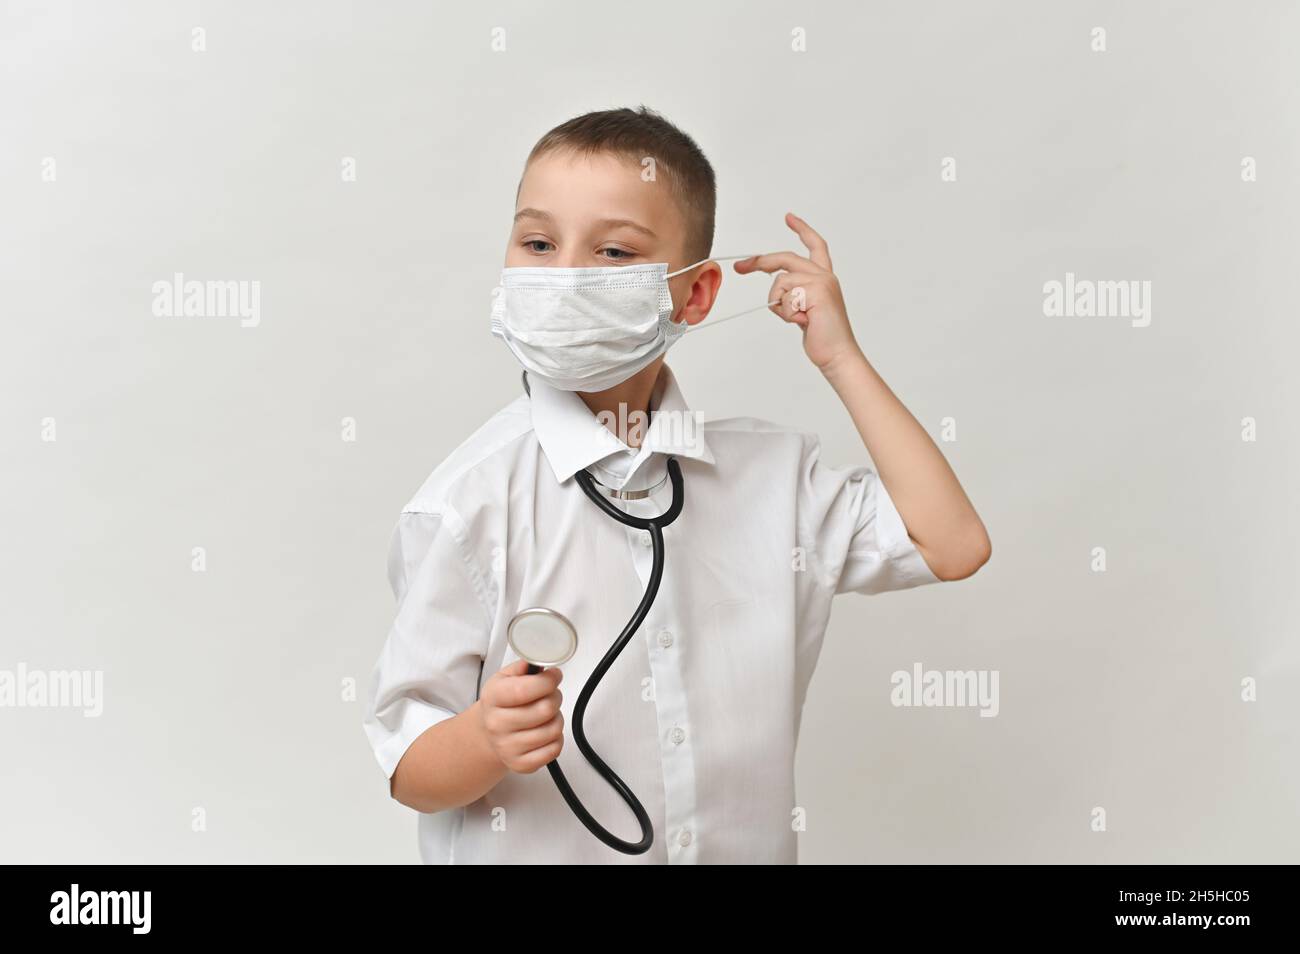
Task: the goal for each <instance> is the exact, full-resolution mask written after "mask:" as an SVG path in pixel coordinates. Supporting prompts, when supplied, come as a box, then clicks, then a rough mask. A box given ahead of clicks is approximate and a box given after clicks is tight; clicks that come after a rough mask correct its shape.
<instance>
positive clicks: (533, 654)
mask: <svg viewBox="0 0 1300 954" xmlns="http://www.w3.org/2000/svg"><path fill="white" fill-rule="evenodd" d="M506 641H507V642H508V643H509V644H510V648H511V649H513V650H514V651H515V652H516V653H517V654H518V655H519V657H520V658H521V659H526V660H528V662H530V663H532V664H533V665H534V666H537V667H539V668H545V667H547V666H558V665H560V664H561V663H565V662H568V661H569V660H570V659H571V658H573V654H574V653H576V652H577V651H578V631H577V629H575V628H574V625H573V624H572V623H571V622H569V620H568V617H566V616H564V615H563V614H561V613H557V612H556V611H555V610H553V609H547V608H546V607H545V606H531V607H529V608H528V609H523V610H520V611H519V612H518V613H516V614H515V615H514V618H513V619H511V620H510V625H509V626H508V627H507V628H506Z"/></svg>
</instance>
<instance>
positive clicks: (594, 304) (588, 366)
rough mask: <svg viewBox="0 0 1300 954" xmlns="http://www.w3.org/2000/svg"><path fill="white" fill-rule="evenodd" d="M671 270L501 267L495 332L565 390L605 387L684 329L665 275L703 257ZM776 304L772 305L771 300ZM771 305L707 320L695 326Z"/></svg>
mask: <svg viewBox="0 0 1300 954" xmlns="http://www.w3.org/2000/svg"><path fill="white" fill-rule="evenodd" d="M751 257H752V256H749V255H731V256H724V257H723V258H705V259H701V260H700V261H698V262H696V263H694V264H693V265H687V266H686V267H685V268H679V269H678V270H677V271H675V272H669V271H668V264H667V263H666V262H656V263H653V264H647V265H622V266H619V265H615V266H610V267H597V268H536V267H527V266H526V267H519V268H504V269H502V270H501V284H500V285H498V286H497V287H496V288H495V289H494V290H493V299H494V300H493V303H492V333H493V334H494V335H498V336H499V337H501V338H502V340H504V341H505V343H506V345H507V346H508V347H509V348H510V350H511V351H512V352H513V353H514V356H515V358H516V359H518V361H519V363H520V364H521V365H523V366H524V368H525V369H527V370H528V371H531V372H532V373H533V374H534V375H536V376H537V377H539V378H541V379H543V380H544V381H546V383H548V384H550V385H551V386H552V387H555V388H559V389H560V390H562V391H604V390H606V389H608V388H612V387H614V386H615V385H616V384H621V383H622V382H624V381H626V380H627V379H628V378H630V377H632V375H634V374H636V373H637V372H638V371H640V370H641V369H642V368H644V367H645V366H646V365H648V364H649V363H650V362H651V361H653V360H654V359H655V358H657V357H659V356H660V355H661V354H663V353H664V352H666V351H667V350H668V349H669V348H670V347H672V345H673V343H674V342H675V341H677V339H678V338H680V337H681V336H682V335H683V334H684V333H685V332H686V330H687V325H685V324H684V323H679V322H675V321H673V320H672V314H673V299H672V295H670V294H669V292H668V279H670V278H673V277H675V276H677V275H681V274H683V273H685V272H689V271H690V270H691V269H692V268H695V267H696V266H697V265H703V264H704V263H705V262H717V261H730V260H731V259H739V258H751ZM768 304H769V305H770V304H775V302H768ZM766 307H767V305H758V306H756V307H754V308H749V309H746V310H745V311H742V312H737V313H736V314H734V315H728V316H727V317H726V318H718V319H710V320H707V321H705V322H704V324H702V325H697V326H696V328H697V329H698V328H703V327H705V326H707V325H712V324H716V323H717V322H719V321H726V320H727V319H728V318H737V317H739V316H740V315H745V314H749V312H751V311H757V310H758V309H759V308H766Z"/></svg>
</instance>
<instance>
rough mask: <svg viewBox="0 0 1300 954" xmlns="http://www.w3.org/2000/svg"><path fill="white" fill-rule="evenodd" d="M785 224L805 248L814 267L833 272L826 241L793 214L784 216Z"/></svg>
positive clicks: (789, 213)
mask: <svg viewBox="0 0 1300 954" xmlns="http://www.w3.org/2000/svg"><path fill="white" fill-rule="evenodd" d="M785 224H786V225H788V226H790V228H792V229H794V231H795V234H797V235H798V236H799V241H801V242H803V244H804V245H805V246H806V247H807V249H808V252H809V255H808V257H809V258H810V259H811V260H812V262H813V264H814V265H819V266H821V267H822V268H824V269H826V271H828V272H831V271H834V269H833V268H831V250H830V246H828V245H827V244H826V240H825V239H824V238H822V237H821V234H820V233H819V232H818V231H817V230H816V229H814V228H813V227H812V226H811V225H809V224H808V223H807V222H805V221H804V220H803V219H801V218H799V216H797V215H795V214H794V213H793V212H787V213H786V214H785Z"/></svg>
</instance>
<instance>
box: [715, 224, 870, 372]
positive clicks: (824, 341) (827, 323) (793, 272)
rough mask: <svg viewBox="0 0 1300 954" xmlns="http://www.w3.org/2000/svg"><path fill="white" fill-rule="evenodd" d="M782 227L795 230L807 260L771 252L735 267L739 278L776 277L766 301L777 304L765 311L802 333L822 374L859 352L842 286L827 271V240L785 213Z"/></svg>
mask: <svg viewBox="0 0 1300 954" xmlns="http://www.w3.org/2000/svg"><path fill="white" fill-rule="evenodd" d="M785 224H786V225H788V226H789V227H790V228H791V229H793V230H794V232H795V234H796V235H798V236H799V241H801V242H803V244H804V247H805V248H806V249H808V254H807V255H806V256H804V255H799V254H796V253H795V252H769V253H768V254H766V255H755V256H752V257H751V258H746V259H741V260H740V261H739V262H736V265H735V268H736V271H737V272H739V273H740V274H741V275H747V274H749V273H751V272H768V273H769V274H770V273H774V272H779V273H780V274H778V275H777V276H776V280H775V281H774V282H773V283H772V291H771V292H770V293H769V294H768V296H767V300H768V301H775V300H776V299H780V301H779V302H778V303H777V304H775V305H771V306H769V308H768V311H770V312H772V313H773V314H774V315H777V316H779V317H780V318H781V319H782V320H783V321H788V322H790V323H791V324H795V325H798V326H799V327H800V328H801V329H803V350H804V353H805V354H807V355H808V359H809V360H810V361H812V363H813V364H815V365H817V367H818V368H819V369H820V370H821V371H822V372H823V373H826V372H828V371H830V370H831V369H832V368H833V367H834V365H835V363H836V362H837V361H840V360H842V359H843V358H845V357H851V356H857V355H860V354H861V353H862V349H861V348H859V347H858V342H857V339H856V338H854V337H853V326H852V325H850V324H849V316H848V312H847V311H846V310H845V308H844V295H843V293H842V292H841V291H840V282H839V279H838V278H836V277H835V273H834V272H833V271H832V270H831V254H830V249H829V248H827V246H826V240H825V239H823V238H822V237H821V236H820V235H818V234H817V232H816V231H815V230H814V229H813V227H812V226H811V225H809V224H808V223H807V222H805V221H804V220H803V219H801V218H799V216H797V215H795V214H794V213H793V212H787V213H786V216H785Z"/></svg>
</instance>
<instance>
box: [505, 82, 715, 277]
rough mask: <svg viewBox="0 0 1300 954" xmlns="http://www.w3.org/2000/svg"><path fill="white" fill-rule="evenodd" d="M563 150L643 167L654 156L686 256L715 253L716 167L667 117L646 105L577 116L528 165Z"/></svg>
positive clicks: (540, 146) (546, 139)
mask: <svg viewBox="0 0 1300 954" xmlns="http://www.w3.org/2000/svg"><path fill="white" fill-rule="evenodd" d="M563 150H570V151H573V152H575V153H577V154H579V155H592V154H597V153H612V154H614V155H618V156H623V157H625V158H628V159H631V160H632V161H633V162H635V163H636V164H637V165H639V166H643V168H644V165H643V164H644V161H645V160H646V159H647V158H649V159H652V160H654V174H655V180H656V181H659V180H660V179H661V178H662V179H663V180H664V181H666V182H667V183H668V186H669V189H670V190H671V192H672V196H673V198H674V199H675V200H676V202H677V206H678V208H680V209H681V211H682V218H683V219H684V220H685V222H686V236H685V244H686V248H685V252H686V257H687V258H688V259H690V260H691V261H692V262H694V261H698V260H700V259H704V258H708V256H709V255H710V254H711V253H712V251H713V227H714V216H715V214H716V210H717V205H718V187H717V180H716V179H715V177H714V175H713V166H711V165H710V164H709V160H708V159H707V158H706V157H705V155H704V151H703V150H702V149H700V147H699V146H698V145H696V143H695V140H694V139H692V138H691V137H690V136H688V135H687V134H686V133H684V132H682V130H680V129H678V128H677V127H676V126H674V125H673V124H672V123H670V122H669V121H668V120H666V119H664V117H663V116H661V115H659V114H658V113H656V112H655V111H654V110H652V109H647V108H646V107H645V106H640V107H639V108H637V109H628V108H627V107H623V108H621V109H605V110H600V111H597V112H592V113H584V114H583V115H581V116H575V117H574V118H573V119H570V120H568V121H567V122H563V123H561V124H560V125H558V126H556V127H555V128H554V129H552V130H551V131H550V132H548V133H547V134H546V135H544V136H543V137H542V138H541V139H539V140H537V145H535V146H533V149H532V152H530V153H529V154H528V161H527V162H526V163H525V164H524V165H525V168H526V167H527V165H528V163H530V162H532V161H533V160H534V159H536V158H537V157H538V156H541V155H543V154H545V153H549V152H559V151H563Z"/></svg>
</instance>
